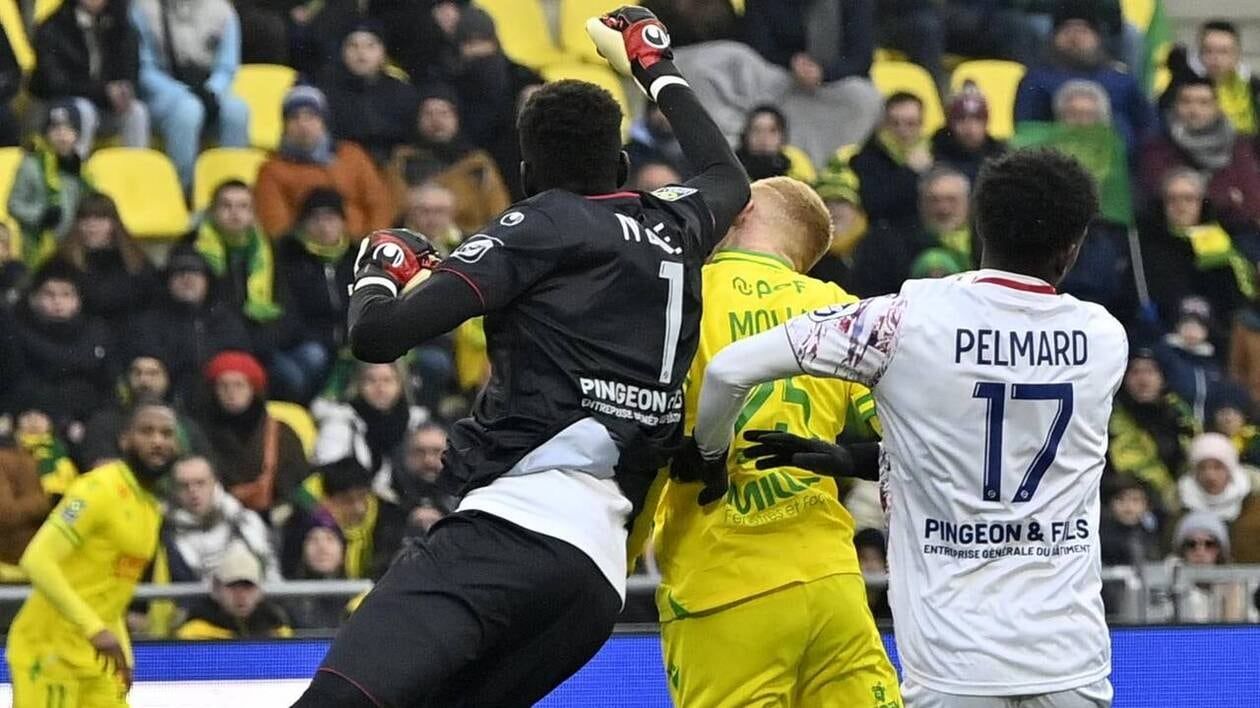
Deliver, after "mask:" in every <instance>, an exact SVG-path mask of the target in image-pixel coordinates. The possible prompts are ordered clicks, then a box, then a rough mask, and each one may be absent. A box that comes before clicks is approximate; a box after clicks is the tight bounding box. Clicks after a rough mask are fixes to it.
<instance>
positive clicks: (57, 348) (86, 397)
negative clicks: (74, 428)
mask: <svg viewBox="0 0 1260 708" xmlns="http://www.w3.org/2000/svg"><path fill="white" fill-rule="evenodd" d="M79 278H80V275H79V273H78V271H76V270H75V269H74V267H73V266H71V265H70V264H68V263H65V262H64V261H60V260H52V261H49V262H48V263H47V264H45V265H44V266H43V267H42V268H41V269H40V270H39V271H37V272H36V273H35V276H34V277H33V278H32V280H31V284H30V290H29V292H28V294H27V296H26V300H25V301H24V302H22V303H21V304H20V305H19V306H18V308H17V316H16V318H15V319H16V326H15V328H14V329H15V331H14V332H13V336H15V338H16V343H17V346H18V349H19V351H20V355H21V362H22V363H21V365H20V367H19V368H18V371H17V372H5V374H6V376H17V377H19V382H18V384H17V389H18V393H17V395H18V397H19V398H20V400H23V401H27V402H28V403H30V404H33V405H34V406H37V407H38V408H39V409H40V410H43V411H46V412H47V413H48V414H49V416H50V417H51V418H52V420H53V422H54V424H55V425H56V426H57V427H58V428H64V427H65V426H66V425H69V424H71V423H82V422H83V421H86V420H87V418H88V416H90V415H91V414H92V413H93V412H95V411H96V410H97V409H98V408H100V406H101V405H102V404H103V403H104V402H105V401H107V400H108V398H109V388H110V384H111V383H112V382H113V374H114V373H115V368H114V366H115V358H116V351H115V348H114V347H115V341H114V337H113V335H112V333H111V332H110V331H109V328H108V327H107V326H106V325H105V323H104V322H102V321H101V320H100V319H97V318H95V317H92V316H91V315H89V314H88V313H86V312H84V309H83V300H82V298H81V296H80V294H79Z"/></svg>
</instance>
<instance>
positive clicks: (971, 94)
mask: <svg viewBox="0 0 1260 708" xmlns="http://www.w3.org/2000/svg"><path fill="white" fill-rule="evenodd" d="M945 113H946V119H947V120H946V123H945V126H944V127H942V128H941V129H939V130H937V131H936V134H935V135H933V136H932V157H933V158H934V159H935V161H936V164H943V165H948V166H950V167H952V168H954V169H956V170H958V171H959V172H961V173H963V174H964V175H966V176H967V179H968V180H969V181H970V182H972V183H973V184H974V183H975V181H976V175H978V174H980V165H981V164H982V163H983V162H984V161H985V160H987V159H989V158H991V157H997V156H998V155H1001V154H1002V153H1004V152H1006V144H1005V143H1003V142H1002V141H1000V140H998V139H997V138H995V137H993V136H992V135H990V134H989V103H988V101H986V100H985V98H984V94H982V93H980V91H979V89H977V88H976V87H975V84H972V83H970V82H968V83H967V84H966V85H965V86H964V87H963V90H961V91H959V92H958V93H956V94H954V95H953V96H951V97H950V99H949V103H948V104H947V105H946V106H945Z"/></svg>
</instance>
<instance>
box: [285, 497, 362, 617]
mask: <svg viewBox="0 0 1260 708" xmlns="http://www.w3.org/2000/svg"><path fill="white" fill-rule="evenodd" d="M307 518H308V523H307V526H306V530H305V533H304V534H303V535H302V559H301V561H300V562H299V563H298V565H297V567H296V569H294V571H293V573H292V575H289V576H287V577H288V578H289V579H290V580H341V579H344V578H345V577H346V538H345V536H342V535H341V529H340V528H338V526H337V522H336V520H334V519H333V518H332V515H331V514H329V513H327V512H326V511H322V512H321V513H317V514H312V515H310V516H309V517H307ZM284 609H285V611H286V612H287V613H288V614H289V618H290V620H291V621H292V625H293V628H294V629H332V628H334V627H336V626H338V625H340V624H341V621H342V620H343V619H344V618H345V616H346V614H347V612H346V600H345V598H344V597H333V596H320V597H316V596H312V595H302V596H299V597H292V598H289V599H287V600H285V601H284Z"/></svg>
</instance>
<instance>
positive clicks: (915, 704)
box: [901, 679, 1114, 708]
mask: <svg viewBox="0 0 1260 708" xmlns="http://www.w3.org/2000/svg"><path fill="white" fill-rule="evenodd" d="M1113 693H1114V691H1113V690H1112V688H1111V681H1108V680H1107V679H1102V680H1100V681H1095V682H1094V683H1091V684H1089V685H1088V686H1081V687H1080V688H1073V689H1069V690H1067V691H1056V692H1054V693H1041V694H1037V695H1032V696H959V695H955V694H952V693H941V692H939V691H933V690H932V689H930V688H927V687H925V686H923V685H921V684H916V683H915V682H914V681H913V680H911V679H906V680H905V681H904V682H903V683H902V685H901V698H902V700H903V701H904V702H905V705H906V708H1110V706H1111V697H1112V695H1113Z"/></svg>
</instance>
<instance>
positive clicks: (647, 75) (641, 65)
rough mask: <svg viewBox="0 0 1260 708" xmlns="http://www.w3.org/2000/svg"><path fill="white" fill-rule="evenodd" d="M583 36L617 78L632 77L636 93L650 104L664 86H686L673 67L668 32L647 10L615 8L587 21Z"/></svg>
mask: <svg viewBox="0 0 1260 708" xmlns="http://www.w3.org/2000/svg"><path fill="white" fill-rule="evenodd" d="M586 33H587V34H588V35H589V36H590V38H591V41H592V42H594V43H595V48H596V50H598V51H599V54H600V56H602V57H604V59H606V60H608V63H609V64H611V65H612V67H613V68H614V69H616V70H617V71H618V72H619V73H620V74H621V75H623V76H629V77H631V78H633V79H634V82H635V83H636V84H638V86H639V90H641V91H643V93H644V94H646V95H647V97H648V98H650V99H652V100H653V101H655V100H657V97H658V96H659V95H660V92H661V90H662V89H664V88H665V87H666V86H670V85H673V84H681V85H683V86H686V85H687V81H686V80H685V79H683V77H682V74H681V73H679V71H678V67H676V66H674V61H673V59H674V52H673V50H672V49H670V38H669V31H668V30H666V29H665V25H663V24H661V21H660V20H658V19H657V18H656V15H654V14H652V11H651V10H648V9H647V8H644V7H635V6H623V7H619V8H617V9H616V10H613V11H612V12H610V13H608V14H606V15H603V16H602V17H592V18H591V19H589V20H587V21H586Z"/></svg>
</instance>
